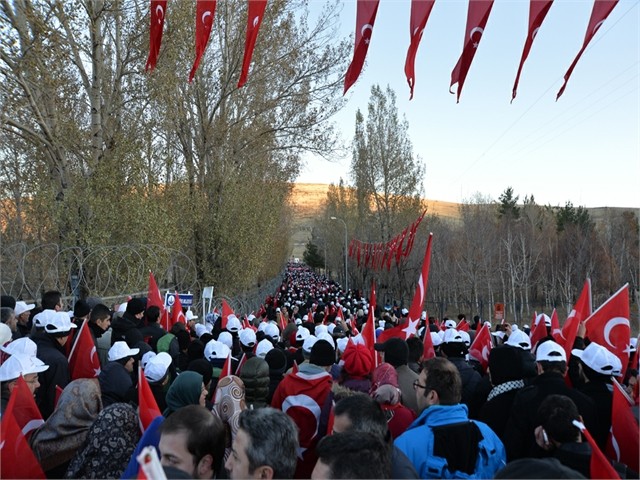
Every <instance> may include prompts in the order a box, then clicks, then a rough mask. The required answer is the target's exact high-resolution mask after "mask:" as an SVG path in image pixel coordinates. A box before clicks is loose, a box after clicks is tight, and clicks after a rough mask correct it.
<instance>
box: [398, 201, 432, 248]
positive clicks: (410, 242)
mask: <svg viewBox="0 0 640 480" xmlns="http://www.w3.org/2000/svg"><path fill="white" fill-rule="evenodd" d="M426 214H427V211H426V210H425V211H424V212H422V215H420V216H419V217H418V218H417V220H416V221H415V222H414V223H415V225H414V226H412V229H413V231H412V232H411V233H410V235H409V240H407V251H405V252H404V254H403V255H404V256H405V257H406V256H408V255H409V254H410V253H411V250H413V243H414V242H415V240H416V233H417V231H418V227H419V226H420V223H421V222H422V219H423V218H424V216H425V215H426Z"/></svg>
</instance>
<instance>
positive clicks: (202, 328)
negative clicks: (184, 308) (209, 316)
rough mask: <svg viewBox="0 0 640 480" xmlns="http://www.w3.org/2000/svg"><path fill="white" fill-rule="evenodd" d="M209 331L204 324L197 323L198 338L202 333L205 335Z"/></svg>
mask: <svg viewBox="0 0 640 480" xmlns="http://www.w3.org/2000/svg"><path fill="white" fill-rule="evenodd" d="M207 332H208V330H207V327H205V326H204V325H203V324H201V323H198V324H196V336H197V337H198V338H200V337H201V336H202V335H204V334H205V333H207Z"/></svg>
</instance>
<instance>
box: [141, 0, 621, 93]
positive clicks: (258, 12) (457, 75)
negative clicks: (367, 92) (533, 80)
mask: <svg viewBox="0 0 640 480" xmlns="http://www.w3.org/2000/svg"><path fill="white" fill-rule="evenodd" d="M618 1H619V0H594V3H593V9H592V11H591V17H590V19H589V24H588V26H587V30H586V33H585V37H584V42H583V45H582V48H581V49H580V51H579V52H578V53H577V55H576V57H575V59H574V60H573V62H572V63H571V65H570V66H569V69H568V70H567V72H566V73H565V75H564V83H563V85H562V87H561V88H560V90H559V91H558V93H557V96H556V100H557V99H559V98H560V96H561V95H562V94H563V93H564V91H565V89H566V87H567V82H568V81H569V78H570V77H571V74H572V73H573V70H574V68H575V67H576V64H577V63H578V61H579V60H580V57H582V54H583V53H584V51H585V50H586V48H587V46H588V45H589V43H590V42H591V40H592V39H593V37H594V36H595V34H596V33H597V31H598V29H599V28H600V27H601V26H602V24H603V23H604V22H605V20H606V19H607V17H608V16H609V14H610V13H611V11H612V10H613V9H614V7H615V6H616V5H617V4H618ZM150 2H151V3H150V28H149V56H148V58H147V63H146V66H145V69H146V70H148V71H152V70H153V69H154V68H155V66H156V64H157V62H158V57H159V55H160V45H161V43H162V32H163V29H164V22H165V18H166V12H167V0H150ZM493 3H494V0H469V6H468V11H467V23H466V28H465V36H464V39H465V41H464V47H463V49H462V53H461V54H460V57H459V58H458V62H457V63H456V65H455V67H454V68H453V71H452V72H451V83H450V85H449V92H450V93H452V94H455V95H456V101H457V102H460V95H461V93H462V88H463V87H464V83H465V80H466V79H467V74H468V73H469V68H470V67H471V63H472V62H473V58H474V56H475V54H476V51H477V50H478V47H479V46H480V42H481V41H482V37H483V35H484V31H485V27H486V25H487V21H488V20H489V15H490V14H491V9H492V8H493ZM379 4H380V0H357V4H356V29H355V44H354V51H353V58H352V60H351V63H350V64H349V67H348V69H347V72H346V73H345V79H344V93H345V94H346V93H347V91H348V90H349V89H350V88H351V87H352V86H353V84H354V83H355V82H356V81H357V80H358V77H359V76H360V73H361V72H362V68H363V66H364V62H365V59H366V57H367V52H368V50H369V45H370V42H371V37H372V35H373V30H374V27H375V22H376V15H377V13H378V5H379ZM434 4H435V0H411V17H410V21H409V36H410V44H409V49H408V50H407V57H406V61H405V66H404V71H405V75H406V77H407V83H408V84H409V94H410V98H413V90H414V87H415V83H416V76H415V59H416V54H417V52H418V47H419V45H420V41H421V40H422V34H423V33H424V30H425V28H426V26H427V21H428V20H429V15H430V14H431V10H432V9H433V5H434ZM552 4H553V0H530V3H529V27H528V32H527V37H526V40H525V43H524V47H523V51H522V56H521V58H520V64H519V66H518V71H517V74H516V78H515V82H514V84H513V91H512V98H511V101H513V100H514V99H515V98H516V93H517V90H518V82H519V81H520V76H521V74H522V68H523V66H524V63H525V61H526V59H527V57H528V56H529V52H530V51H531V48H532V47H533V43H534V40H535V38H536V35H537V33H538V31H539V30H540V27H541V26H542V23H543V22H544V19H545V18H546V16H547V13H549V10H550V9H551V7H552ZM266 8H267V0H248V9H247V30H246V39H245V49H244V58H243V61H242V70H241V73H240V79H239V81H238V88H240V87H242V86H243V85H244V84H245V83H246V82H247V79H248V76H249V65H250V64H251V57H252V55H253V49H254V47H255V45H256V42H257V39H258V32H259V29H260V25H261V24H262V19H263V18H264V13H265V10H266ZM215 9H216V0H197V1H196V19H195V20H196V42H195V51H196V56H195V61H194V63H193V67H192V68H191V72H190V73H189V82H191V81H193V78H194V76H195V73H196V71H197V69H198V66H199V64H200V60H201V58H202V56H203V55H204V52H205V50H206V48H207V44H208V42H209V37H210V35H211V29H212V27H213V19H214V14H215ZM454 86H456V88H455V91H454Z"/></svg>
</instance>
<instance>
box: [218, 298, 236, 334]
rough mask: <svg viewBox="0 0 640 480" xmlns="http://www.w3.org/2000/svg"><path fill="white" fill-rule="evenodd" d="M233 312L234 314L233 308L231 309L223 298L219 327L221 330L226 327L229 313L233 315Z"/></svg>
mask: <svg viewBox="0 0 640 480" xmlns="http://www.w3.org/2000/svg"><path fill="white" fill-rule="evenodd" d="M233 314H234V313H233V310H232V309H231V307H230V306H229V304H228V303H227V301H226V300H225V299H224V298H223V299H222V319H221V320H220V327H221V328H222V330H226V329H227V321H228V320H229V315H233Z"/></svg>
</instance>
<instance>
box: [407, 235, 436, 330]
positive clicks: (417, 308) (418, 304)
mask: <svg viewBox="0 0 640 480" xmlns="http://www.w3.org/2000/svg"><path fill="white" fill-rule="evenodd" d="M432 242H433V233H429V239H428V240H427V248H426V250H425V252H424V259H423V260H422V271H421V272H420V278H419V279H418V284H417V285H416V290H415V292H414V294H413V300H412V301H411V308H409V320H413V321H414V322H416V323H415V324H416V325H417V324H418V322H419V321H420V316H421V315H422V306H423V305H424V299H425V297H426V295H427V285H428V284H429V267H430V265H431V243H432Z"/></svg>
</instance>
